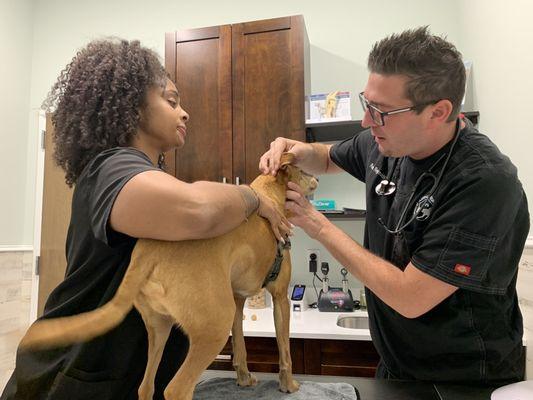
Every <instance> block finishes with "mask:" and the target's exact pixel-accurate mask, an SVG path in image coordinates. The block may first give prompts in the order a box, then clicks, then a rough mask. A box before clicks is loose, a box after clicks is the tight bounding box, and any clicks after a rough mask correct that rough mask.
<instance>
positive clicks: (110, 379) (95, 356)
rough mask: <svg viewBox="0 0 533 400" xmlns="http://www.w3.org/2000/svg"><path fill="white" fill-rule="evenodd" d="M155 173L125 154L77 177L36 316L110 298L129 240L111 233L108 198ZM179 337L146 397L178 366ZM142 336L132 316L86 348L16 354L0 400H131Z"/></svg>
mask: <svg viewBox="0 0 533 400" xmlns="http://www.w3.org/2000/svg"><path fill="white" fill-rule="evenodd" d="M150 170H158V169H157V168H156V167H154V166H153V165H152V163H151V162H150V159H149V158H148V157H147V156H146V155H145V154H144V153H142V152H140V151H138V150H136V149H133V148H113V149H109V150H106V151H103V152H102V153H100V154H99V155H98V156H96V157H95V159H93V160H92V161H91V162H90V163H89V164H88V165H87V166H86V167H85V169H84V170H83V172H82V173H81V175H80V177H79V178H78V181H77V184H76V188H75V190H74V193H73V198H72V213H71V220H70V226H69V229H68V235H67V243H66V255H67V270H66V276H65V280H64V281H63V282H62V283H61V284H60V285H59V286H58V287H57V288H56V289H55V290H54V291H53V292H52V293H51V295H50V297H49V298H48V300H47V302H46V305H45V309H44V315H43V317H42V318H56V317H61V316H67V315H72V314H79V313H82V312H85V311H89V310H93V309H95V308H98V307H100V306H102V305H103V304H105V303H107V302H108V301H109V300H110V299H111V298H112V297H113V296H114V294H115V292H116V290H117V288H118V286H119V285H120V283H121V281H122V278H123V276H124V274H125V272H126V269H127V266H128V264H129V261H130V257H131V252H132V250H133V247H134V245H135V242H136V239H135V238H132V237H129V236H126V235H124V234H121V233H118V232H115V231H113V230H112V229H111V228H110V226H109V224H108V221H109V215H110V213H111V209H112V206H113V203H114V201H115V199H116V196H117V195H118V193H119V192H120V190H121V189H122V187H123V186H124V185H125V184H126V183H127V182H128V181H129V180H130V179H131V178H132V177H134V176H135V175H137V174H139V173H141V172H144V171H150ZM187 349H188V341H187V338H186V337H185V336H184V335H183V334H182V332H181V331H180V330H179V329H173V330H172V333H171V335H170V338H169V340H168V342H167V346H166V348H165V352H164V355H163V359H162V361H161V363H160V368H159V370H158V373H157V376H156V393H155V396H154V399H162V398H163V395H162V392H163V390H164V388H165V387H166V385H167V384H168V382H169V381H170V379H171V378H172V376H174V374H175V372H176V371H177V369H178V368H179V366H180V365H181V362H182V361H183V359H184V357H185V356H186V353H187ZM147 351H148V343H147V335H146V329H145V328H144V323H143V321H142V318H141V316H140V315H139V313H138V312H137V311H136V310H135V309H132V311H130V313H129V314H128V315H127V316H126V318H125V319H124V321H123V322H122V323H121V324H120V325H118V326H117V327H116V328H114V329H113V330H111V331H110V332H107V333H106V334H104V335H102V336H100V337H98V338H95V339H93V340H91V341H89V342H87V343H81V344H76V345H73V346H69V347H65V348H59V349H54V350H47V351H38V352H31V353H25V352H20V351H18V352H17V359H16V367H15V371H14V373H13V375H12V376H11V379H10V380H9V382H8V384H7V386H6V388H5V390H4V392H3V394H2V396H1V397H0V399H1V400H14V399H17V400H22V399H24V400H26V399H27V400H40V399H50V400H63V399H64V400H73V399H76V400H95V399H98V400H111V399H113V400H119V399H128V400H129V399H137V389H138V387H139V385H140V383H141V381H142V377H143V375H144V370H145V367H146V360H147Z"/></svg>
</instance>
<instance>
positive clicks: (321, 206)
mask: <svg viewBox="0 0 533 400" xmlns="http://www.w3.org/2000/svg"><path fill="white" fill-rule="evenodd" d="M311 204H312V205H313V206H314V207H315V208H316V209H317V210H335V200H330V199H318V200H311Z"/></svg>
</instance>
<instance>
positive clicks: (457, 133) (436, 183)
mask: <svg viewBox="0 0 533 400" xmlns="http://www.w3.org/2000/svg"><path fill="white" fill-rule="evenodd" d="M460 133H461V121H460V119H457V122H456V128H455V135H454V138H453V142H452V145H451V146H450V150H449V151H448V152H447V154H443V155H442V156H440V157H439V159H438V160H437V161H435V162H434V163H433V165H432V166H431V167H430V168H429V170H428V171H426V172H424V173H422V175H420V176H419V177H418V179H417V180H416V182H415V184H414V186H413V188H412V189H411V193H410V194H409V198H408V199H407V202H406V203H405V206H404V208H403V210H402V212H401V214H400V218H399V219H398V222H397V223H396V227H395V229H394V230H392V229H389V228H388V227H387V226H386V225H385V223H384V221H383V220H382V218H378V222H379V223H380V224H381V225H382V226H383V228H384V229H385V230H386V231H387V232H388V233H390V234H393V235H397V234H399V233H401V232H402V231H403V230H404V229H405V228H407V226H409V224H411V223H412V222H413V221H414V219H415V218H416V217H417V213H413V216H412V217H411V218H410V219H409V221H407V222H406V223H403V221H404V220H405V216H406V214H407V212H408V210H409V208H410V206H411V203H412V201H413V198H414V196H415V194H416V191H417V189H418V187H419V186H420V184H421V183H422V181H423V180H424V179H426V178H427V177H432V178H433V179H434V183H433V185H432V186H431V189H430V190H429V192H428V193H427V194H426V195H424V196H422V197H421V198H420V199H419V200H418V201H417V204H418V203H419V202H420V201H421V200H422V198H427V199H429V198H432V197H433V195H434V194H435V192H436V191H437V189H438V187H439V185H440V182H441V180H442V177H443V175H444V171H445V170H446V167H447V166H448V162H449V161H450V158H451V155H452V153H453V150H454V149H455V145H456V143H457V140H458V139H459V136H460ZM445 156H446V160H445V161H444V165H443V166H442V168H441V170H440V172H439V175H438V176H437V177H435V175H434V174H433V173H431V170H432V169H433V168H434V167H435V166H436V165H438V164H439V163H440V161H441V160H442V159H443V158H444V157H445ZM397 161H398V158H396V159H395V160H394V163H393V167H392V170H391V172H390V174H389V176H387V181H388V184H393V185H394V187H395V184H394V183H393V182H392V181H391V179H392V176H393V174H394V172H395V170H396V165H397ZM382 182H383V181H382ZM376 188H377V186H376ZM393 192H394V190H393V191H392V192H390V193H386V191H384V192H383V193H382V194H380V193H378V190H377V189H376V193H377V194H378V196H388V195H389V194H392V193H393ZM416 208H417V207H416V206H415V209H416Z"/></svg>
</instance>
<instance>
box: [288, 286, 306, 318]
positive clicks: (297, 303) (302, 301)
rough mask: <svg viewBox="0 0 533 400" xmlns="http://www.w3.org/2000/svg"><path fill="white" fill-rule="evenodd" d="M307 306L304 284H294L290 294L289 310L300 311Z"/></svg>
mask: <svg viewBox="0 0 533 400" xmlns="http://www.w3.org/2000/svg"><path fill="white" fill-rule="evenodd" d="M307 308H308V305H307V300H306V296H305V285H294V287H293V289H292V294H291V310H292V311H294V312H300V311H305V310H307Z"/></svg>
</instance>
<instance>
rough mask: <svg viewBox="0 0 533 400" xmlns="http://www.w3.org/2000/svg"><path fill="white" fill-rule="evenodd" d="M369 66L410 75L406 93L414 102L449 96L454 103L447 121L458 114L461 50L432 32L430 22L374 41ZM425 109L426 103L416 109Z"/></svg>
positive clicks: (379, 71) (462, 71) (462, 88)
mask: <svg viewBox="0 0 533 400" xmlns="http://www.w3.org/2000/svg"><path fill="white" fill-rule="evenodd" d="M368 69H369V71H370V72H371V73H377V74H380V75H404V76H407V77H408V78H409V80H408V82H407V83H406V87H405V90H406V93H405V96H406V97H407V98H408V99H409V100H411V101H412V102H413V104H415V105H416V104H424V103H426V104H427V103H430V102H432V101H435V102H436V101H438V100H442V99H447V100H450V101H451V103H452V105H453V110H452V112H451V114H450V117H449V119H448V121H449V122H450V121H453V120H455V119H456V118H457V116H458V115H459V112H460V110H461V102H462V100H463V96H464V92H465V82H466V75H465V67H464V64H463V60H462V56H461V53H460V52H459V51H458V50H457V49H456V47H455V46H454V45H453V44H451V43H450V42H448V41H446V40H445V39H443V38H441V37H438V36H435V35H432V34H430V33H429V30H428V27H427V26H423V27H420V28H417V29H409V30H406V31H404V32H402V33H400V34H393V35H391V36H389V37H387V38H385V39H383V40H380V41H379V42H377V43H375V44H374V46H373V47H372V51H371V52H370V55H369V57H368ZM422 110H423V107H421V108H420V109H418V110H417V111H418V112H421V111H422Z"/></svg>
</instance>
